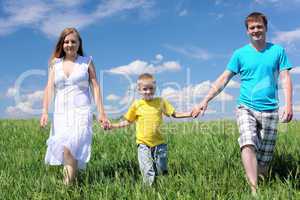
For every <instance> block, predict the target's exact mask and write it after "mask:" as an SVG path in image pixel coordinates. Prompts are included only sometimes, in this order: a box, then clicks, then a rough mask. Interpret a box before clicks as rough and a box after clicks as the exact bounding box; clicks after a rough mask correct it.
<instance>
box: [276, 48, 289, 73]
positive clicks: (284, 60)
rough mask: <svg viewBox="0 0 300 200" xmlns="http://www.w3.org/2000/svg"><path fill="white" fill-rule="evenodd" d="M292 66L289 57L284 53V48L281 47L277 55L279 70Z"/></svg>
mask: <svg viewBox="0 0 300 200" xmlns="http://www.w3.org/2000/svg"><path fill="white" fill-rule="evenodd" d="M290 69H292V66H291V64H290V62H289V59H288V57H287V55H286V53H285V50H284V49H283V48H282V49H281V51H280V55H279V71H282V70H290Z"/></svg>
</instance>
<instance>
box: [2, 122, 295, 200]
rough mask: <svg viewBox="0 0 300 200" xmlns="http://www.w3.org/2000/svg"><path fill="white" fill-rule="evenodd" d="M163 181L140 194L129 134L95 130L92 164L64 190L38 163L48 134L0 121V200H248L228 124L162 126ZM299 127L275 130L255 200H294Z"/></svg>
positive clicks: (57, 170) (58, 177)
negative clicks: (164, 144) (268, 166)
mask: <svg viewBox="0 0 300 200" xmlns="http://www.w3.org/2000/svg"><path fill="white" fill-rule="evenodd" d="M163 131H164V135H165V138H166V141H167V143H168V147H169V163H168V164H169V175H168V176H164V177H159V178H158V179H157V182H156V184H155V186H154V187H151V188H149V187H145V186H143V184H142V178H141V175H140V172H139V168H138V162H137V155H136V145H135V138H134V127H130V128H127V129H119V130H114V131H110V132H109V134H106V133H104V132H103V131H102V130H101V129H100V127H99V126H97V125H95V127H94V133H95V134H94V138H93V139H94V140H93V146H92V158H91V161H90V162H89V164H88V166H87V169H86V170H85V171H83V172H80V173H79V177H78V181H77V182H76V183H75V184H74V185H73V186H71V187H66V186H64V185H63V183H62V167H49V166H46V165H45V164H44V154H45V151H46V144H45V142H46V140H47V138H48V134H49V127H48V128H46V129H41V128H40V127H39V123H38V121H37V120H1V121H0V133H1V134H0V158H1V161H0V199H7V200H10V199H180V200H181V199H251V195H250V191H249V188H248V186H247V183H246V180H245V177H244V172H243V168H242V164H241V160H240V153H239V147H238V143H237V138H238V130H237V127H236V125H235V122H234V121H215V122H196V121H194V122H184V123H175V122H173V123H168V124H165V125H164V127H163ZM299 143H300V122H292V123H290V124H289V125H285V124H280V125H279V135H278V140H277V147H276V153H275V156H274V159H273V162H272V168H271V171H270V176H269V178H268V179H266V180H264V181H263V182H260V184H259V188H260V189H259V196H258V199H283V200H285V199H300V146H299Z"/></svg>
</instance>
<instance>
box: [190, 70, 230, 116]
mask: <svg viewBox="0 0 300 200" xmlns="http://www.w3.org/2000/svg"><path fill="white" fill-rule="evenodd" d="M234 75H235V74H234V73H233V72H231V71H229V70H225V71H224V72H223V74H221V75H220V76H219V77H218V79H217V80H216V81H215V82H214V83H213V85H212V87H211V88H210V90H209V91H208V94H207V95H206V96H205V97H204V99H203V100H202V101H201V102H200V103H199V104H198V105H196V106H195V107H194V108H193V110H192V117H197V116H198V115H199V114H201V115H203V114H204V112H205V110H206V109H207V106H208V102H209V101H210V100H212V99H213V98H214V97H215V96H217V95H218V94H219V93H220V92H221V91H222V90H223V89H224V88H225V86H226V85H227V83H228V82H229V81H230V79H231V78H232V77H233V76H234Z"/></svg>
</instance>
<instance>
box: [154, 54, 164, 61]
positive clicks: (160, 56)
mask: <svg viewBox="0 0 300 200" xmlns="http://www.w3.org/2000/svg"><path fill="white" fill-rule="evenodd" d="M155 59H156V60H157V61H162V60H163V59H164V57H163V56H162V55H161V54H157V55H156V56H155Z"/></svg>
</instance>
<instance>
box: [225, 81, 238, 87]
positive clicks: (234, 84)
mask: <svg viewBox="0 0 300 200" xmlns="http://www.w3.org/2000/svg"><path fill="white" fill-rule="evenodd" d="M226 87H227V88H240V83H239V82H237V81H234V80H230V81H229V83H228V84H227V85H226Z"/></svg>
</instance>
